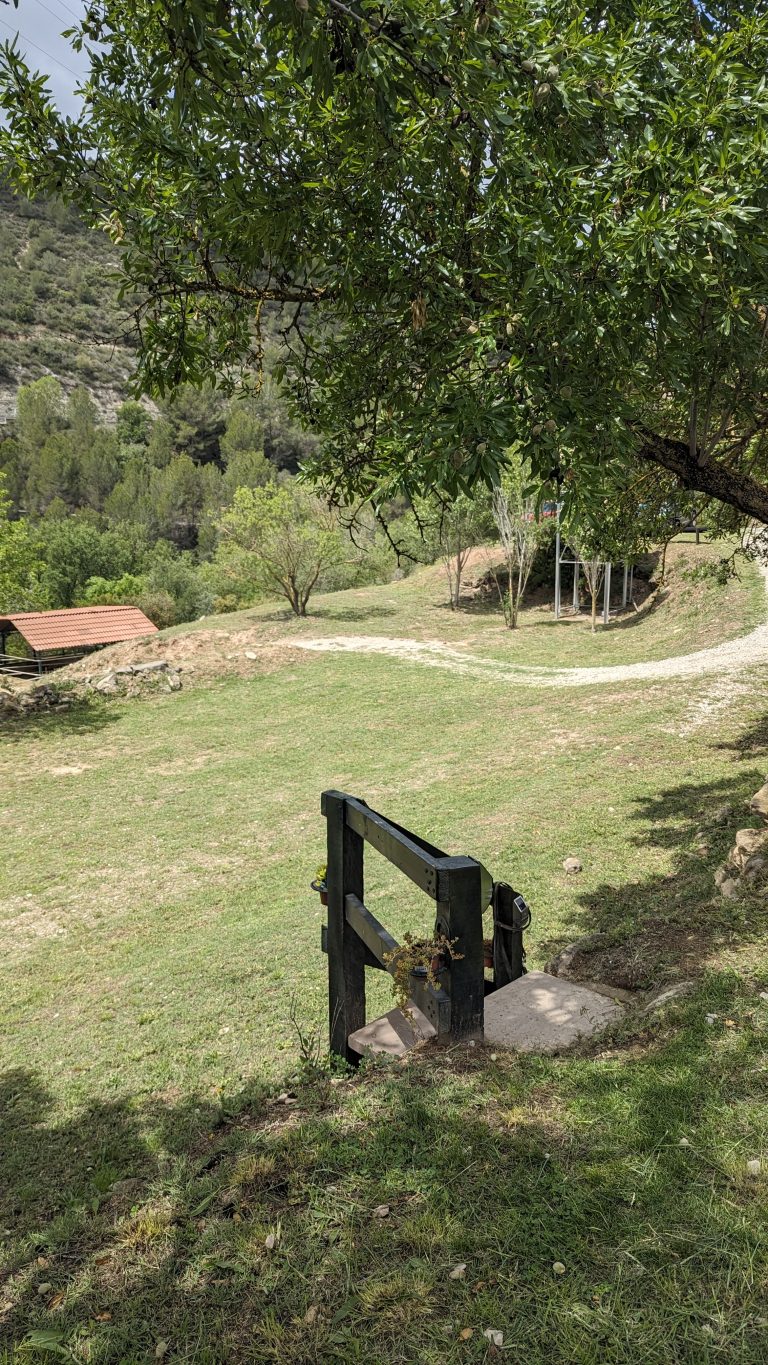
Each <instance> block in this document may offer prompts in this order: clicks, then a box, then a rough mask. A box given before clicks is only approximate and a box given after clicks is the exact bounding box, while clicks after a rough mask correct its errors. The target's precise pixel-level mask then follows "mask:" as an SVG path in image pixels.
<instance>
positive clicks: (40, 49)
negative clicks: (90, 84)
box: [0, 19, 83, 81]
mask: <svg viewBox="0 0 768 1365" xmlns="http://www.w3.org/2000/svg"><path fill="white" fill-rule="evenodd" d="M0 24H2V26H3V28H7V30H8V32H9V33H14V30H13V29H12V28H11V25H10V24H6V22H5V20H4V19H0ZM14 37H16V38H21V39H23V41H24V42H25V43H27V44H28V46H29V47H33V48H34V49H35V52H39V53H41V55H42V56H43V57H47V58H48V61H49V62H53V64H54V66H58V67H60V68H61V70H62V71H68V72H69V74H70V76H74V78H75V80H76V81H79V80H82V74H83V73H82V72H81V71H73V70H72V67H71V66H66V65H65V64H64V62H60V61H59V59H58V57H52V56H51V54H50V52H46V50H45V48H44V47H40V46H39V44H38V43H33V42H32V39H31V38H28V37H27V35H26V33H22V32H21V29H16V32H15V33H14Z"/></svg>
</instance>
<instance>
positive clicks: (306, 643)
mask: <svg viewBox="0 0 768 1365" xmlns="http://www.w3.org/2000/svg"><path fill="white" fill-rule="evenodd" d="M761 573H762V575H763V580H764V582H765V586H766V590H767V591H768V569H761ZM291 643H292V645H293V646H294V647H295V648H297V649H307V650H312V651H316V652H318V653H348V654H386V655H388V656H389V657H390V658H393V659H403V660H405V661H406V662H407V663H417V664H423V665H425V666H426V667H428V668H447V669H449V670H450V671H452V672H454V673H463V674H465V675H466V676H468V677H475V678H480V677H482V678H491V679H493V680H494V681H499V682H514V683H518V684H523V685H525V686H530V687H590V686H594V685H595V684H599V683H622V682H643V681H656V680H657V679H659V678H698V677H702V676H703V675H704V674H708V673H716V674H721V675H724V676H725V677H732V675H733V674H734V673H738V672H739V671H740V670H741V669H744V668H748V667H749V666H750V665H751V664H759V663H766V662H768V622H765V623H764V624H763V625H760V626H758V627H757V629H756V630H753V631H750V633H749V635H742V636H741V637H740V638H738V639H736V640H727V641H726V642H725V643H724V644H722V645H714V646H713V647H712V648H711V649H700V650H697V652H696V653H695V654H682V655H680V656H679V657H678V658H674V659H656V660H653V661H649V662H647V663H637V664H608V665H603V666H600V667H598V668H546V667H543V666H542V665H536V664H505V663H502V662H501V661H500V660H498V659H484V658H482V657H481V656H480V655H478V654H467V653H466V652H465V651H464V650H461V649H454V648H453V647H452V646H451V645H445V644H442V643H441V642H440V641H438V640H409V639H402V638H400V639H398V638H397V637H394V638H393V637H391V636H388V635H332V636H328V637H327V638H325V639H320V638H317V639H311V640H302V639H295V640H293V641H292V642H291Z"/></svg>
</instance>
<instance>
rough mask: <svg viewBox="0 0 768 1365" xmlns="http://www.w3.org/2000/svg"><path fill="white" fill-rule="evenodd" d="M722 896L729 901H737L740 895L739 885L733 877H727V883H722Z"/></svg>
mask: <svg viewBox="0 0 768 1365" xmlns="http://www.w3.org/2000/svg"><path fill="white" fill-rule="evenodd" d="M720 894H721V895H722V896H725V899H726V900H728V901H735V900H736V899H737V898H738V894H739V883H738V882H737V881H735V880H734V878H733V877H726V879H725V881H724V882H721V883H720Z"/></svg>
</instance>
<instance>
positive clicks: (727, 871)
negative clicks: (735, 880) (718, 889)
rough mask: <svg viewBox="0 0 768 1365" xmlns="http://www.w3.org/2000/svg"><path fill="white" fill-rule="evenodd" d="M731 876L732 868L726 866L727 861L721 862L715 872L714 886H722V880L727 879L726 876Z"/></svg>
mask: <svg viewBox="0 0 768 1365" xmlns="http://www.w3.org/2000/svg"><path fill="white" fill-rule="evenodd" d="M732 876H733V869H732V868H730V867H728V865H727V863H721V864H720V866H719V867H718V869H717V871H716V872H715V886H722V884H723V882H725V881H727V880H728V878H729V877H732Z"/></svg>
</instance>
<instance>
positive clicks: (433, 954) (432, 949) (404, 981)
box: [384, 934, 464, 1015]
mask: <svg viewBox="0 0 768 1365" xmlns="http://www.w3.org/2000/svg"><path fill="white" fill-rule="evenodd" d="M456 943H458V939H455V938H453V939H449V938H446V936H445V934H436V935H434V937H432V938H418V939H417V938H414V937H413V935H412V934H405V935H404V937H403V942H402V943H401V944H400V946H399V947H398V948H395V949H394V951H393V952H391V953H385V955H384V961H385V963H386V965H387V967H388V969H389V970H390V971H391V973H392V993H393V995H394V997H395V1002H396V1003H397V1005H398V1006H399V1008H400V1009H401V1010H402V1011H403V1014H405V1015H409V1014H410V1010H409V1008H408V1002H409V1000H410V997H411V977H412V976H413V975H414V974H418V975H420V976H422V977H423V978H424V979H425V980H426V982H427V984H428V985H430V986H433V987H434V988H435V990H437V989H439V986H440V980H439V977H440V973H441V972H443V971H445V969H446V967H447V966H448V963H449V962H456V961H458V960H459V959H460V958H462V957H463V956H464V954H463V953H457V952H456V951H455V948H454V944H456Z"/></svg>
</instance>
